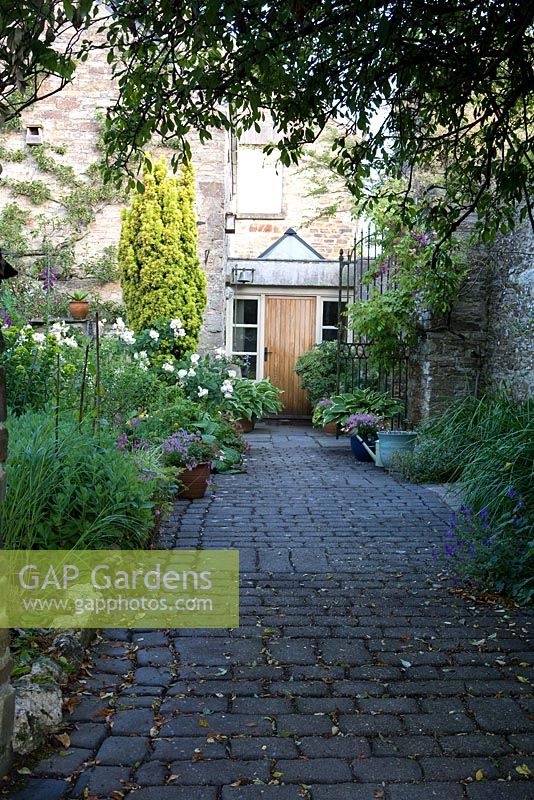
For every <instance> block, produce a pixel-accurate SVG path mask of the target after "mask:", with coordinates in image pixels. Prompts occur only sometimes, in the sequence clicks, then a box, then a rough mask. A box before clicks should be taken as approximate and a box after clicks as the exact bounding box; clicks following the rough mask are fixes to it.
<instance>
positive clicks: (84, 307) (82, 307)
mask: <svg viewBox="0 0 534 800" xmlns="http://www.w3.org/2000/svg"><path fill="white" fill-rule="evenodd" d="M69 311H70V317H71V319H77V320H78V321H81V320H84V319H87V314H88V313H89V303H88V302H87V301H86V300H72V301H71V302H70V303H69Z"/></svg>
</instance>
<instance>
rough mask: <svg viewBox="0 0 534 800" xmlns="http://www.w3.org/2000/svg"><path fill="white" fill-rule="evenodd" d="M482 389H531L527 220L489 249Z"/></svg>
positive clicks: (531, 251)
mask: <svg viewBox="0 0 534 800" xmlns="http://www.w3.org/2000/svg"><path fill="white" fill-rule="evenodd" d="M490 262H491V272H490V275H489V283H488V288H489V292H488V306H487V317H488V327H487V342H486V352H485V359H484V370H483V388H489V389H492V388H494V387H496V386H502V385H504V386H508V387H510V388H512V389H513V391H514V392H515V394H516V395H517V396H519V397H526V396H527V395H528V394H532V393H534V341H533V340H534V232H533V231H532V228H531V227H530V224H529V223H528V222H526V223H524V224H523V225H521V226H519V227H518V228H517V229H516V230H515V231H514V232H513V233H511V234H509V235H508V236H506V237H501V238H500V239H498V241H497V242H496V244H495V245H494V246H493V247H492V249H491V251H490Z"/></svg>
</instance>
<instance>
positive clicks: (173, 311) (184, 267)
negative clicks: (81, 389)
mask: <svg viewBox="0 0 534 800" xmlns="http://www.w3.org/2000/svg"><path fill="white" fill-rule="evenodd" d="M143 184H144V187H143V188H144V191H142V192H140V191H137V192H136V193H135V195H134V197H133V199H132V206H131V209H130V210H126V211H124V212H123V222H122V231H121V238H120V242H119V268H120V274H121V285H122V290H123V297H124V302H125V305H126V311H127V315H128V320H129V323H130V325H131V326H132V327H133V328H134V330H142V329H143V328H150V327H153V326H154V325H156V324H157V323H158V322H160V321H163V320H170V319H179V320H180V321H181V324H182V327H183V329H184V330H185V336H181V337H177V338H176V340H175V343H174V347H173V350H174V352H175V354H176V355H177V356H180V355H182V354H184V353H186V352H188V351H191V350H195V349H196V347H197V344H198V336H199V334H200V327H201V324H202V316H203V313H204V309H205V307H206V276H205V274H204V272H203V271H202V270H201V268H200V264H199V260H198V254H197V224H196V216H195V210H194V199H195V187H194V173H193V168H192V166H191V164H186V165H185V166H183V167H182V169H181V173H180V176H179V178H173V177H172V178H171V177H168V176H167V166H166V163H165V159H161V160H160V161H157V162H156V163H154V164H153V165H150V164H149V163H147V165H146V166H145V169H144V174H143Z"/></svg>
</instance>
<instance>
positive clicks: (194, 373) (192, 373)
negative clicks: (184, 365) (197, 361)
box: [187, 367, 197, 378]
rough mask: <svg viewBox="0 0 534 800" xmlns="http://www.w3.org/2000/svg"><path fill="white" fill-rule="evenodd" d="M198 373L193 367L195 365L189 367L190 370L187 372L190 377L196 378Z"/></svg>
mask: <svg viewBox="0 0 534 800" xmlns="http://www.w3.org/2000/svg"><path fill="white" fill-rule="evenodd" d="M196 374H197V373H196V372H195V370H194V369H193V367H191V369H189V370H188V372H187V377H188V378H194V377H195V375H196Z"/></svg>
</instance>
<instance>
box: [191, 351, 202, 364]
mask: <svg viewBox="0 0 534 800" xmlns="http://www.w3.org/2000/svg"><path fill="white" fill-rule="evenodd" d="M199 361H200V356H199V354H198V353H193V355H192V356H191V363H192V364H194V365H195V366H196V365H197V364H198V362H199Z"/></svg>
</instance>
